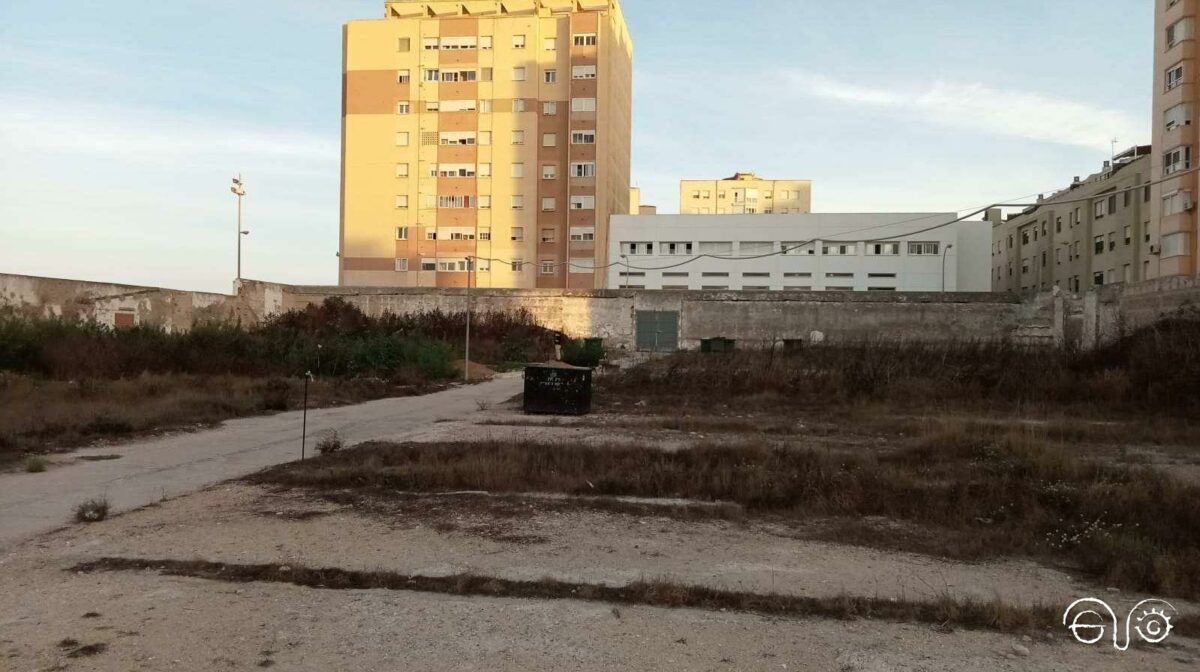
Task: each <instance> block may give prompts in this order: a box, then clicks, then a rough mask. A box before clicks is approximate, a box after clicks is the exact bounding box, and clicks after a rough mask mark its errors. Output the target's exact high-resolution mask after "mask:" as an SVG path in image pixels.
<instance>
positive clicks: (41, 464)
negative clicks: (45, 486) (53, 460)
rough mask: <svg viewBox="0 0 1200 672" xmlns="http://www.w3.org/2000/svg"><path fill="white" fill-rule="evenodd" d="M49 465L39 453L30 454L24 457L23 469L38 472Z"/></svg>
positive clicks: (33, 472) (32, 472)
mask: <svg viewBox="0 0 1200 672" xmlns="http://www.w3.org/2000/svg"><path fill="white" fill-rule="evenodd" d="M49 465H50V463H49V462H47V461H46V458H44V457H42V456H41V455H30V456H29V457H27V458H25V471H27V472H29V473H31V474H40V473H42V472H43V471H45V470H46V467H48V466H49Z"/></svg>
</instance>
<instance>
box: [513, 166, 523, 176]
mask: <svg viewBox="0 0 1200 672" xmlns="http://www.w3.org/2000/svg"><path fill="white" fill-rule="evenodd" d="M512 176H513V177H516V178H521V177H525V164H523V163H514V164H512Z"/></svg>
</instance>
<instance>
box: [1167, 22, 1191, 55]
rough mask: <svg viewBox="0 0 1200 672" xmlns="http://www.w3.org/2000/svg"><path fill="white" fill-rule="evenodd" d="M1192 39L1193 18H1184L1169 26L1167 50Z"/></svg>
mask: <svg viewBox="0 0 1200 672" xmlns="http://www.w3.org/2000/svg"><path fill="white" fill-rule="evenodd" d="M1191 38H1192V18H1191V17H1184V18H1182V19H1180V20H1178V21H1176V22H1175V23H1172V24H1171V25H1169V26H1167V48H1168V49H1170V48H1171V47H1174V46H1175V45H1177V44H1179V43H1180V42H1182V41H1184V40H1190V39H1191Z"/></svg>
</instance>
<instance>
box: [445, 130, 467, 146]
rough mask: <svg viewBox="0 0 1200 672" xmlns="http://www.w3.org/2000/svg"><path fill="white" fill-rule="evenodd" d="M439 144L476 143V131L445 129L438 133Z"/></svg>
mask: <svg viewBox="0 0 1200 672" xmlns="http://www.w3.org/2000/svg"><path fill="white" fill-rule="evenodd" d="M438 144H442V145H473V144H475V131H443V132H442V133H440V134H438Z"/></svg>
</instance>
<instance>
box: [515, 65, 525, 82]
mask: <svg viewBox="0 0 1200 672" xmlns="http://www.w3.org/2000/svg"><path fill="white" fill-rule="evenodd" d="M513 81H514V82H523V81H525V68H524V67H517V68H513Z"/></svg>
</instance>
